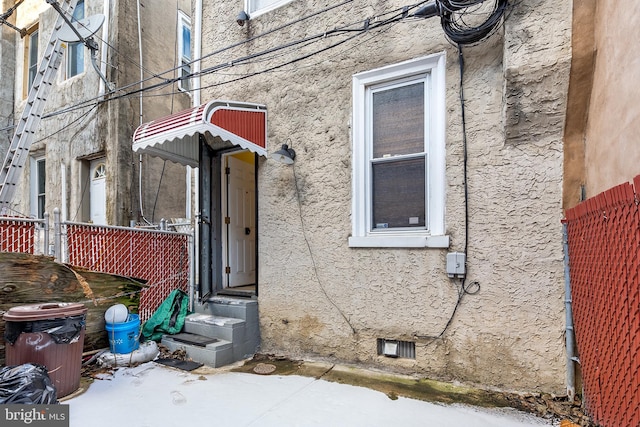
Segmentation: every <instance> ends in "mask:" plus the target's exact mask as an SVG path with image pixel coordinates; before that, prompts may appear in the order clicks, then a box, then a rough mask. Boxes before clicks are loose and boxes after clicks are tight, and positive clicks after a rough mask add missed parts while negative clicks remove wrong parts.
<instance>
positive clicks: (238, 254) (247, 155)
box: [221, 150, 257, 291]
mask: <svg viewBox="0 0 640 427" xmlns="http://www.w3.org/2000/svg"><path fill="white" fill-rule="evenodd" d="M255 165H256V162H255V154H254V153H252V152H250V151H248V150H243V151H236V152H233V153H228V154H224V155H223V156H222V168H221V173H222V177H221V183H222V188H221V199H222V200H221V201H222V203H221V213H222V221H221V222H222V233H221V234H222V273H223V274H222V286H223V288H235V289H239V288H242V289H243V290H245V289H246V290H249V291H251V290H252V288H253V289H255V285H256V243H257V240H256V234H257V227H256V223H257V221H256V205H257V204H256V179H255Z"/></svg>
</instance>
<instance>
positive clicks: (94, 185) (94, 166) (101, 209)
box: [89, 158, 107, 225]
mask: <svg viewBox="0 0 640 427" xmlns="http://www.w3.org/2000/svg"><path fill="white" fill-rule="evenodd" d="M89 169H90V173H91V184H90V185H91V186H90V188H89V196H90V197H89V199H90V203H89V204H90V207H89V211H90V219H91V222H92V223H94V224H97V225H106V224H107V168H106V166H105V159H104V158H100V159H96V160H92V161H91V164H90V168H89Z"/></svg>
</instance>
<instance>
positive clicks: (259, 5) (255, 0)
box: [245, 0, 292, 17]
mask: <svg viewBox="0 0 640 427" xmlns="http://www.w3.org/2000/svg"><path fill="white" fill-rule="evenodd" d="M291 1H292V0H245V10H246V11H247V13H248V14H249V16H250V17H254V16H257V15H261V14H263V13H266V12H268V11H270V10H273V9H276V8H278V7H280V6H283V5H285V4H287V3H289V2H291Z"/></svg>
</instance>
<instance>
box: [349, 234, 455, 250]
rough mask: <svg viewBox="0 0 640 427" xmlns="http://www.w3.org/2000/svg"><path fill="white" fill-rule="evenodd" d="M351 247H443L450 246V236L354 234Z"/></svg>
mask: <svg viewBox="0 0 640 427" xmlns="http://www.w3.org/2000/svg"><path fill="white" fill-rule="evenodd" d="M349 247H350V248H442V249H446V248H448V247H449V236H447V235H443V236H426V235H422V236H398V235H396V236H356V237H354V236H352V237H349Z"/></svg>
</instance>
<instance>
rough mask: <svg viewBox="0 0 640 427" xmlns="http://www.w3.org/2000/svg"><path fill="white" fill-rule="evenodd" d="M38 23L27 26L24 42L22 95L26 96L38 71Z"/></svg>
mask: <svg viewBox="0 0 640 427" xmlns="http://www.w3.org/2000/svg"><path fill="white" fill-rule="evenodd" d="M39 34H40V31H38V25H37V24H36V25H34V26H33V27H31V28H29V30H28V31H27V35H26V36H25V38H24V40H25V44H24V59H25V61H24V70H25V72H24V85H23V88H24V89H23V96H24V97H25V98H26V97H27V95H28V94H29V91H30V90H31V86H32V85H33V81H34V80H35V78H36V75H37V73H38V36H39Z"/></svg>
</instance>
